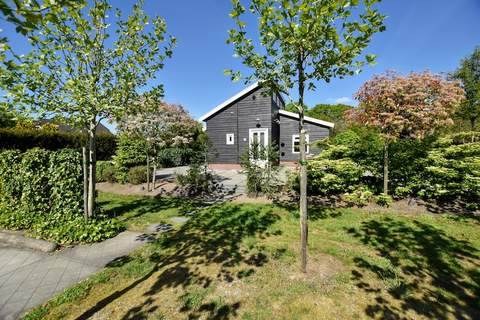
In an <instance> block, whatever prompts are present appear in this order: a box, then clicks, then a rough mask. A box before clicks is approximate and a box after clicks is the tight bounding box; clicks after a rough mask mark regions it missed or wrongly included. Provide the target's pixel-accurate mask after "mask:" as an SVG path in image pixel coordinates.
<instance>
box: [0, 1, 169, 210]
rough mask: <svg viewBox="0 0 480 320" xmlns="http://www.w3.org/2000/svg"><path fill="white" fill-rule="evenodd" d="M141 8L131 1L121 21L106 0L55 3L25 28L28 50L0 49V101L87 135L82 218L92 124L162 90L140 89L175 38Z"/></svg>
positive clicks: (92, 163) (91, 199) (91, 186)
mask: <svg viewBox="0 0 480 320" xmlns="http://www.w3.org/2000/svg"><path fill="white" fill-rule="evenodd" d="M142 5H143V2H142V1H140V2H138V3H137V4H135V5H134V6H133V10H132V12H131V13H130V15H129V16H128V17H127V18H126V19H124V18H122V13H121V12H120V10H116V11H115V12H114V14H113V15H111V13H113V12H112V11H113V9H112V7H111V6H110V5H109V4H108V2H107V0H94V1H77V2H76V3H75V5H69V6H66V7H62V6H60V7H57V6H55V7H52V8H50V10H49V11H48V14H49V15H50V17H51V18H50V19H45V20H41V21H39V22H38V23H37V24H36V27H35V28H34V29H32V30H30V29H29V30H27V32H26V36H27V37H28V39H29V41H30V43H31V46H32V50H31V51H30V52H29V53H28V54H26V55H19V54H17V53H15V52H14V51H13V50H11V48H10V47H9V46H5V45H4V46H3V47H1V48H0V51H3V58H4V59H3V64H2V65H1V67H0V68H1V70H0V88H1V89H3V90H5V91H7V92H8V95H6V96H5V97H4V98H3V101H2V103H3V104H4V105H13V106H16V107H17V109H21V110H23V111H24V112H28V113H35V114H37V115H39V116H40V117H43V116H45V115H50V116H54V115H56V116H62V117H64V118H65V119H66V121H68V122H70V123H71V124H74V125H76V126H78V127H81V128H83V129H84V130H85V132H87V134H88V146H87V148H88V199H87V203H88V205H87V208H86V214H87V215H88V216H92V215H93V214H94V212H95V183H96V177H95V170H96V130H95V128H96V127H97V125H98V123H99V122H100V121H101V120H102V119H105V118H113V119H115V118H120V117H121V116H123V115H124V114H125V113H126V112H129V107H130V106H134V107H135V108H134V107H132V108H131V109H136V107H137V104H136V103H135V101H138V99H139V96H140V94H139V91H140V90H142V91H144V92H143V93H142V96H143V97H144V98H145V99H158V97H159V96H162V95H163V87H162V85H160V84H159V85H156V86H155V85H154V86H152V87H149V90H146V86H147V83H149V84H151V82H150V81H152V80H155V79H156V77H157V75H158V71H159V70H161V69H162V68H163V65H164V61H165V59H166V58H168V57H170V56H171V54H172V47H173V46H174V44H175V39H174V38H173V37H169V36H167V35H166V23H165V21H164V20H163V19H162V18H160V17H155V18H153V19H150V18H149V17H148V16H147V15H146V14H145V13H144V11H143V10H142ZM112 25H113V27H112ZM6 50H7V51H8V52H6ZM1 54H2V52H0V55H1ZM153 84H154V82H153ZM145 90H146V91H145ZM131 111H132V112H133V111H134V110H131Z"/></svg>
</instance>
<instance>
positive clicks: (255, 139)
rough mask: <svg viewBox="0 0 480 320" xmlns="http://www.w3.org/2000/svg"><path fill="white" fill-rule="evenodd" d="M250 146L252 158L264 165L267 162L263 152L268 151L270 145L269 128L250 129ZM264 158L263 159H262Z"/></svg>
mask: <svg viewBox="0 0 480 320" xmlns="http://www.w3.org/2000/svg"><path fill="white" fill-rule="evenodd" d="M249 147H250V157H251V160H252V161H254V162H256V163H257V164H258V165H264V164H265V163H266V162H267V159H265V157H262V153H263V154H264V152H266V148H267V147H268V129H264V128H262V129H258V128H254V129H250V130H249ZM262 158H263V159H262Z"/></svg>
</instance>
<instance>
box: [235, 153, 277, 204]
mask: <svg viewBox="0 0 480 320" xmlns="http://www.w3.org/2000/svg"><path fill="white" fill-rule="evenodd" d="M262 162H263V163H262ZM241 165H242V168H243V173H245V174H246V176H247V186H246V187H247V193H248V195H250V196H255V197H258V196H259V195H260V194H263V195H266V196H267V197H271V196H273V195H274V194H275V193H276V192H278V190H279V181H278V171H279V167H278V148H277V147H276V146H268V147H264V146H262V145H259V144H256V145H254V144H252V145H251V146H250V148H249V149H248V150H246V151H245V153H244V154H243V155H242V157H241Z"/></svg>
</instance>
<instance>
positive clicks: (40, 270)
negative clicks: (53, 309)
mask: <svg viewBox="0 0 480 320" xmlns="http://www.w3.org/2000/svg"><path fill="white" fill-rule="evenodd" d="M151 239H152V237H151V236H148V235H146V234H143V233H140V232H131V231H125V232H122V233H120V234H119V235H117V236H116V237H114V238H112V239H108V240H105V241H103V242H100V243H95V244H92V245H79V246H76V247H72V248H67V249H64V250H61V251H57V252H53V253H44V252H39V251H34V250H29V249H19V248H14V247H9V246H0V319H1V320H13V319H17V318H19V317H20V316H21V315H22V314H23V313H25V312H26V311H28V310H29V309H31V308H33V307H35V306H38V305H40V304H42V303H43V302H45V301H46V300H48V299H49V298H51V297H52V296H53V295H55V294H57V293H59V292H62V291H63V290H64V289H66V288H68V287H71V286H72V285H74V284H75V283H77V282H79V281H82V280H84V279H86V278H87V277H88V276H89V275H91V274H93V273H95V272H97V271H99V270H101V269H102V268H103V267H105V265H107V264H108V263H109V262H111V261H112V260H114V259H116V258H119V257H121V256H124V255H126V254H128V253H129V252H130V251H132V250H133V249H135V248H137V247H139V246H141V245H142V244H145V243H146V242H149V241H150V240H151Z"/></svg>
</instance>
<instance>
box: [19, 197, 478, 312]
mask: <svg viewBox="0 0 480 320" xmlns="http://www.w3.org/2000/svg"><path fill="white" fill-rule="evenodd" d="M100 201H101V203H102V207H103V208H104V209H105V210H107V211H109V213H110V214H113V212H116V213H117V214H118V215H120V216H122V217H124V218H125V219H126V222H127V224H128V225H129V227H131V228H136V229H139V228H141V226H144V225H147V224H148V223H151V222H158V221H163V220H164V219H166V218H168V217H169V216H173V215H178V214H180V213H182V210H186V209H185V205H186V202H185V201H182V200H178V199H177V200H175V199H163V200H162V199H145V198H139V197H123V196H112V195H105V194H102V195H101V197H100ZM191 205H192V204H191V203H189V204H188V205H187V206H191ZM177 206H180V207H181V208H180V209H176V207H177ZM310 213H311V220H310V229H309V236H310V248H309V252H310V258H309V272H308V274H307V275H303V274H301V273H299V272H298V243H299V241H298V239H299V230H298V229H299V227H298V217H297V213H296V211H295V210H289V209H286V208H284V207H280V206H274V205H254V204H233V203H226V204H222V205H215V206H211V207H207V208H204V209H201V210H198V211H197V214H196V215H195V216H194V217H193V218H192V219H191V220H190V221H189V222H188V223H186V224H184V225H183V226H178V227H177V228H176V230H175V231H173V232H171V233H169V234H165V235H163V236H161V237H159V238H158V241H156V242H155V243H152V244H150V245H147V246H145V247H143V248H141V249H140V250H137V251H136V252H135V253H134V254H132V255H131V256H129V257H126V258H125V259H121V260H120V261H116V262H115V263H114V264H112V265H111V266H110V267H108V268H106V269H105V270H104V271H102V272H101V273H99V274H97V275H95V276H94V277H92V278H90V279H89V280H87V281H85V282H83V283H81V284H79V285H77V286H75V287H73V288H71V289H68V290H66V291H65V293H64V294H62V295H59V296H57V297H56V298H54V299H52V300H51V301H50V302H49V303H48V304H46V305H44V306H43V307H41V308H37V309H35V310H34V311H33V312H32V313H31V314H30V315H28V316H27V318H28V319H86V318H88V317H90V316H92V315H95V318H98V319H367V318H379V319H404V318H406V319H480V302H479V299H478V297H479V296H480V254H479V250H480V224H479V222H478V221H477V220H475V219H467V218H465V219H458V218H455V217H453V216H447V215H444V216H432V215H422V216H407V215H401V214H398V213H395V212H391V213H368V212H363V211H361V210H353V209H322V208H311V210H310Z"/></svg>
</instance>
